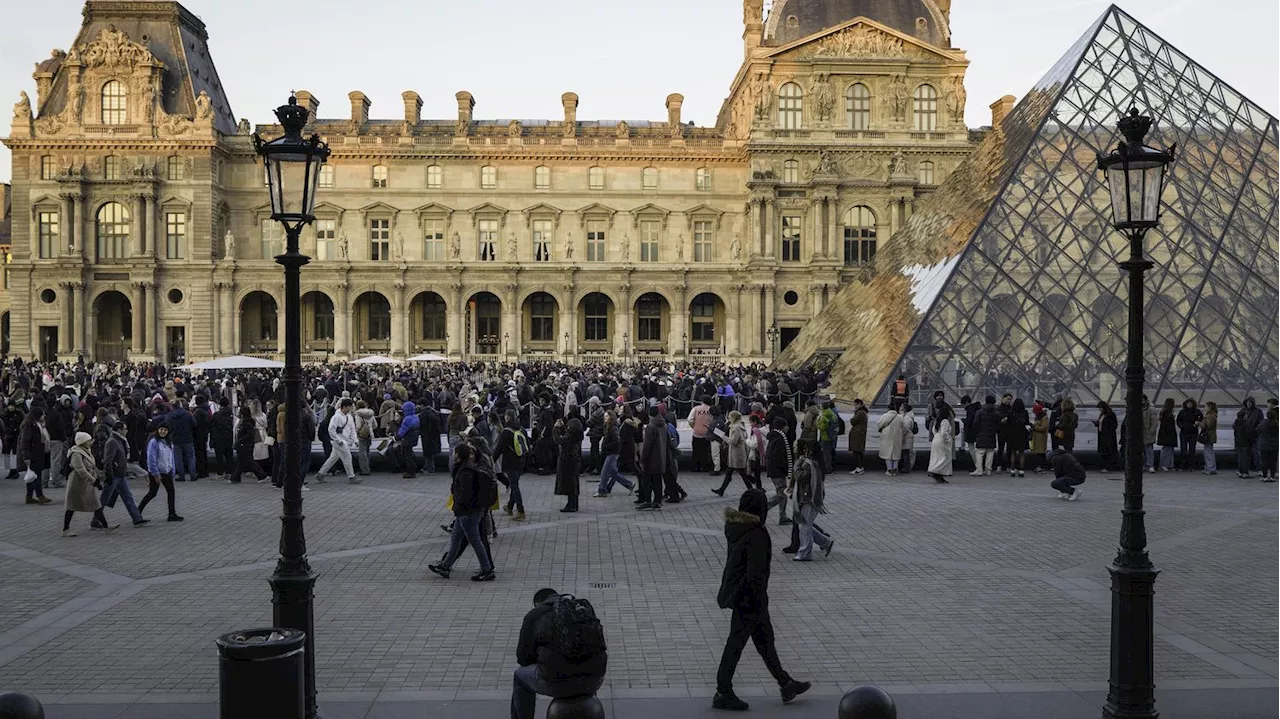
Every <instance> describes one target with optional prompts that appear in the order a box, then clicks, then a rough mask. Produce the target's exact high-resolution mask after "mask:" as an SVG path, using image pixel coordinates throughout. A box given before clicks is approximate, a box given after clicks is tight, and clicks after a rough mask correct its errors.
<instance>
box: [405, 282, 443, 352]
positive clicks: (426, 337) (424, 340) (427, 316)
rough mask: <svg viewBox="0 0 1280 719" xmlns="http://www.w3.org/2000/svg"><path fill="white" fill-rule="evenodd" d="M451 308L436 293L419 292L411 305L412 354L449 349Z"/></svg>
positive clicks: (410, 337) (410, 333)
mask: <svg viewBox="0 0 1280 719" xmlns="http://www.w3.org/2000/svg"><path fill="white" fill-rule="evenodd" d="M448 328H449V308H448V305H447V304H446V303H445V301H444V298H443V297H441V296H440V295H439V294H438V293H436V292H431V291H426V292H419V293H418V294H417V296H415V297H414V298H413V301H412V302H410V303H409V350H410V353H411V354H418V353H421V352H437V353H440V354H444V353H445V352H447V351H448V348H449V329H448Z"/></svg>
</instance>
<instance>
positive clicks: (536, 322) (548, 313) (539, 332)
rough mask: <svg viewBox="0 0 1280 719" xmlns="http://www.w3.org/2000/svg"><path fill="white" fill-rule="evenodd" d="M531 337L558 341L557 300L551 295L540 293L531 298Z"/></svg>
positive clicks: (532, 338) (540, 340)
mask: <svg viewBox="0 0 1280 719" xmlns="http://www.w3.org/2000/svg"><path fill="white" fill-rule="evenodd" d="M529 339H530V340H532V341H534V342H555V341H556V301H555V300H554V299H552V298H551V295H548V294H545V293H539V294H536V295H534V296H533V297H532V298H530V299H529Z"/></svg>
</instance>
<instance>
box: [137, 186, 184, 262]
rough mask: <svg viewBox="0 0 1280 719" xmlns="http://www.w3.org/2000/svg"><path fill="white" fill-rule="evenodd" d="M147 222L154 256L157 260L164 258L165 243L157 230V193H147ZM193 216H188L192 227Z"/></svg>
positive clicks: (148, 240) (148, 238) (149, 240)
mask: <svg viewBox="0 0 1280 719" xmlns="http://www.w3.org/2000/svg"><path fill="white" fill-rule="evenodd" d="M144 199H145V201H146V211H147V214H146V224H147V242H149V243H151V252H152V257H154V258H156V259H157V260H159V259H163V258H164V253H165V247H164V245H165V243H164V242H161V241H160V236H159V234H158V233H157V232H156V226H157V225H156V197H155V195H146V196H145V197H144ZM192 226H193V225H192V224H191V218H190V217H188V218H187V228H188V229H190V228H191V227H192Z"/></svg>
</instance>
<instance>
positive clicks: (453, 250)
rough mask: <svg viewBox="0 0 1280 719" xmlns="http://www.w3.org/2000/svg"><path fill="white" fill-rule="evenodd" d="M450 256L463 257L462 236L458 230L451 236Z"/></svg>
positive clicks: (454, 257)
mask: <svg viewBox="0 0 1280 719" xmlns="http://www.w3.org/2000/svg"><path fill="white" fill-rule="evenodd" d="M449 257H450V258H451V259H455V260H456V259H458V258H459V257H462V237H461V236H460V235H459V234H458V233H456V232H455V233H453V237H451V238H449Z"/></svg>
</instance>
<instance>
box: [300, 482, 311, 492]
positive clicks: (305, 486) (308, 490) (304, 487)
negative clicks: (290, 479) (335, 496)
mask: <svg viewBox="0 0 1280 719" xmlns="http://www.w3.org/2000/svg"><path fill="white" fill-rule="evenodd" d="M302 491H304V492H310V491H311V488H310V487H308V486H307V485H305V484H304V485H302Z"/></svg>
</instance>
